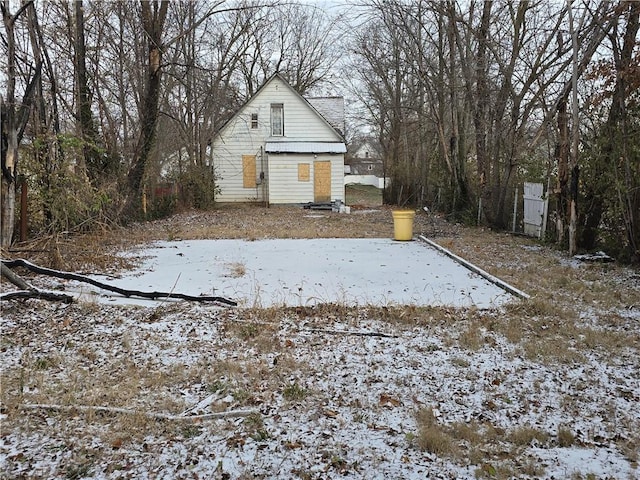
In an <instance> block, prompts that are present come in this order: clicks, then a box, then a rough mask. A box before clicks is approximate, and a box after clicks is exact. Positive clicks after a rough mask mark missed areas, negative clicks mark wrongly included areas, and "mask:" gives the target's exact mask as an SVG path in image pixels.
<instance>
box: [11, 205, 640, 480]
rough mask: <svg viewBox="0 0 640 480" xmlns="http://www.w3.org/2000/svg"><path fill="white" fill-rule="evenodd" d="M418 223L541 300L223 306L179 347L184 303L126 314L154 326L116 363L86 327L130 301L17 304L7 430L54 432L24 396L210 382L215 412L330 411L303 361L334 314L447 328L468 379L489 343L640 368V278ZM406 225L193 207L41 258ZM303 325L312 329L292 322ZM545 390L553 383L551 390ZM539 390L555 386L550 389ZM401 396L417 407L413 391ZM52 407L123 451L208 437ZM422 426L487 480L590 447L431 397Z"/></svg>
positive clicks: (141, 405) (342, 464)
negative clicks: (438, 407) (636, 313)
mask: <svg viewBox="0 0 640 480" xmlns="http://www.w3.org/2000/svg"><path fill="white" fill-rule="evenodd" d="M363 210H364V207H363ZM414 230H415V232H416V234H424V235H426V236H427V237H430V238H434V239H435V240H436V241H438V242H439V243H441V244H443V245H444V246H446V247H447V248H450V249H452V250H453V251H454V253H456V254H459V255H461V256H462V257H464V258H467V259H468V260H470V261H472V262H473V263H475V264H477V265H478V266H480V267H481V268H484V269H485V270H487V271H489V272H490V273H492V274H494V275H497V276H499V277H500V278H502V279H504V280H505V281H507V282H509V283H511V284H513V285H514V286H516V287H517V288H519V289H521V290H524V291H525V292H527V293H529V294H530V295H531V299H529V300H523V301H517V302H513V303H511V304H509V305H507V306H505V307H504V308H503V309H501V310H495V311H478V310H475V309H451V308H446V307H415V306H399V307H385V308H374V307H348V306H346V305H342V304H339V303H336V304H322V305H318V306H314V307H298V308H283V309H279V308H269V309H258V308H256V309H245V310H222V311H220V312H218V313H216V315H215V317H214V318H212V320H211V324H210V325H209V330H210V331H194V332H191V331H189V330H188V329H186V328H185V329H184V330H180V333H179V334H176V335H174V337H173V338H177V339H183V341H181V342H182V343H180V342H177V341H176V342H175V343H178V345H175V344H173V343H171V344H170V343H162V342H163V341H161V340H160V338H161V337H160V336H159V335H156V333H155V332H154V328H156V327H157V326H158V325H164V324H165V323H166V319H167V318H174V323H175V324H176V325H181V324H182V323H183V322H184V321H185V320H188V318H187V319H184V318H183V317H182V315H183V307H182V306H180V305H174V304H168V305H165V306H163V307H159V308H157V309H141V310H131V311H130V312H128V313H127V315H130V316H131V318H128V319H127V320H131V319H133V320H136V321H137V322H138V324H139V325H142V326H144V328H143V329H142V331H143V332H144V335H143V336H136V335H132V334H131V333H130V332H127V331H118V333H117V334H116V333H114V334H113V335H111V336H108V337H105V338H102V339H100V341H101V342H106V344H107V345H108V348H109V349H110V351H111V352H112V356H111V357H110V358H105V357H103V356H101V355H100V354H99V353H98V349H97V348H94V345H95V343H94V342H96V341H97V340H96V339H95V338H93V337H91V336H90V335H89V334H87V333H86V331H85V330H86V329H85V328H83V324H84V323H85V322H86V319H91V318H94V317H95V318H108V322H109V326H110V328H112V329H115V330H114V331H117V328H118V326H119V325H120V324H122V323H123V318H122V317H121V315H122V313H121V311H120V310H116V311H115V313H114V314H113V315H110V314H109V313H106V314H105V313H104V312H105V311H108V307H104V306H101V305H98V304H88V305H74V306H71V307H69V308H68V309H60V310H56V311H55V314H54V315H53V316H52V318H51V319H46V320H44V321H42V322H41V323H30V321H29V319H30V318H31V317H32V316H34V315H33V311H32V309H33V310H37V309H38V306H37V304H36V303H24V304H12V305H11V306H9V307H7V309H6V310H5V311H3V316H5V315H6V316H7V317H8V318H13V319H21V322H23V323H20V322H17V323H18V325H17V326H16V327H12V330H11V335H3V336H2V337H1V338H0V347H1V348H2V349H7V350H11V349H19V350H20V351H21V352H22V357H21V361H20V363H19V364H17V363H16V364H15V365H8V366H4V365H3V368H2V371H1V372H0V382H1V385H2V392H1V396H2V409H3V412H6V414H7V418H6V420H3V423H4V422H6V425H8V426H9V427H8V428H16V429H18V428H26V429H31V428H33V429H38V428H47V426H46V425H45V420H44V419H43V418H42V417H39V416H37V415H34V416H33V418H32V419H30V420H29V421H28V422H25V423H22V422H23V420H22V419H21V418H20V414H19V411H18V409H17V407H18V406H19V405H20V404H24V403H50V404H55V403H57V404H61V405H72V404H83V405H110V406H113V407H126V408H136V409H140V410H141V411H146V410H153V411H159V412H169V413H172V414H178V413H180V412H181V411H183V410H184V409H186V408H188V407H189V406H191V405H192V404H193V399H191V398H185V397H184V396H183V395H181V393H180V392H181V390H184V389H186V388H188V387H192V386H193V385H200V388H201V390H200V391H199V392H198V393H199V394H200V398H202V397H206V396H212V404H211V408H210V410H211V411H223V410H228V409H230V408H252V407H254V406H255V405H258V404H262V403H270V402H274V401H275V400H274V399H283V400H284V405H287V408H298V406H300V405H301V406H302V407H301V408H304V409H306V408H307V407H309V408H317V409H318V411H320V412H324V413H319V415H325V416H326V415H327V413H326V412H327V409H326V408H325V404H326V403H327V401H328V400H332V401H333V400H334V399H335V398H339V397H335V393H329V392H324V391H319V390H316V388H315V387H313V388H310V387H309V383H307V382H306V380H307V379H309V378H312V376H313V375H314V368H315V366H314V365H312V364H310V363H307V362H303V361H300V359H299V355H298V354H297V352H298V351H299V349H303V348H305V349H307V348H309V349H317V351H318V352H319V353H318V355H320V352H324V351H325V345H324V342H325V340H324V339H323V337H322V336H317V337H314V338H313V339H309V338H307V337H305V336H301V335H294V333H299V332H300V331H307V332H308V331H312V330H318V331H322V330H331V329H332V328H333V327H334V325H335V324H336V323H339V324H340V327H341V328H345V327H348V328H354V329H358V328H360V327H361V325H363V323H371V322H374V323H375V324H376V325H377V327H376V328H378V329H380V330H381V331H383V332H384V333H388V334H393V335H399V336H401V335H403V334H410V333H411V332H412V331H414V330H416V329H417V330H419V331H420V332H422V333H425V334H427V335H430V334H431V333H432V332H433V336H431V337H428V338H429V339H430V340H431V338H433V340H434V343H428V344H426V343H425V344H424V345H421V346H420V347H419V348H421V349H424V351H423V353H424V356H425V358H428V355H429V354H431V353H438V352H440V350H443V349H450V350H451V355H450V356H449V357H448V362H449V364H450V365H451V368H452V369H453V371H456V372H460V375H461V376H462V377H464V375H470V374H469V373H468V370H469V367H470V366H471V361H472V359H473V355H475V354H477V353H480V352H492V354H494V355H498V353H496V352H499V351H505V352H506V353H504V355H507V356H508V355H512V356H516V357H520V358H522V359H523V360H526V361H528V362H530V363H531V364H532V365H540V366H542V367H551V366H556V367H558V366H559V368H563V366H571V365H576V364H580V363H584V362H585V361H586V360H587V359H590V358H591V359H592V358H593V357H594V356H596V357H597V358H598V361H600V362H601V363H602V364H603V365H605V366H606V365H607V364H609V363H611V364H613V363H615V362H621V363H623V362H636V365H637V358H638V357H637V352H638V351H639V350H640V335H638V333H637V332H638V329H637V327H636V326H635V324H634V323H633V322H634V320H633V318H632V317H631V316H630V315H626V314H625V312H627V311H630V310H633V309H635V308H638V305H640V288H638V287H639V286H640V281H639V279H638V275H637V273H634V272H633V271H629V270H627V269H624V268H622V267H620V266H617V265H615V264H614V265H602V264H593V265H580V266H572V265H569V264H568V262H567V259H566V258H564V256H563V255H562V254H561V253H560V252H557V251H555V250H554V249H553V248H552V247H548V246H541V245H539V244H538V243H537V242H535V241H533V240H530V239H526V238H522V237H514V236H511V235H506V234H496V233H495V232H491V231H488V230H481V229H473V228H462V227H460V226H454V225H449V224H447V223H446V222H444V221H443V220H442V219H441V218H437V217H433V216H429V215H426V214H424V213H423V212H420V213H419V214H418V215H417V217H416V224H415V227H414ZM392 234H393V225H392V221H391V212H390V209H387V208H380V209H379V210H377V211H374V212H368V213H357V209H356V212H355V213H352V214H351V215H344V214H342V215H341V214H335V213H328V212H314V211H308V210H303V209H302V208H296V207H273V208H269V209H264V208H261V207H255V206H250V205H237V206H224V207H220V208H218V209H216V210H213V211H209V212H187V213H183V214H180V215H177V216H175V217H172V218H169V219H165V220H159V221H155V222H151V223H149V224H140V225H132V226H130V227H129V228H127V229H123V230H120V231H114V232H106V233H104V234H101V235H85V236H82V237H73V238H64V237H60V238H58V239H57V240H56V241H55V242H52V241H49V243H42V245H41V246H42V247H43V248H42V250H45V252H44V253H42V252H40V253H37V252H34V253H33V255H31V256H30V258H31V259H32V260H34V261H37V262H39V263H42V264H45V265H52V264H53V260H52V258H53V259H55V258H58V260H56V261H57V262H60V261H62V264H63V266H64V268H67V269H70V270H77V271H85V272H86V271H110V272H113V273H117V271H118V270H119V269H121V268H126V267H127V266H128V265H130V262H134V261H135V259H123V258H122V257H119V256H118V255H117V252H118V251H120V250H121V249H124V248H129V247H132V246H135V245H139V244H143V243H145V242H148V241H151V240H178V239H198V238H245V239H260V238H331V237H335V238H347V237H365V238H367V237H368V238H376V237H391V236H392ZM54 243H55V244H54ZM34 245H35V244H34ZM52 251H53V252H59V254H60V255H59V257H58V256H57V255H52V254H51V252H52ZM16 256H17V255H16ZM228 267H229V268H228V270H229V275H231V276H238V277H239V276H242V275H245V274H246V271H245V269H244V266H243V265H242V264H230V265H229V266H228ZM105 309H107V310H105ZM35 316H36V317H37V315H35ZM291 322H293V323H291ZM636 322H637V321H636ZM283 324H287V325H290V324H292V325H294V326H295V327H291V326H289V327H288V330H286V331H283V329H282V325H283ZM295 328H297V329H299V330H298V331H294V330H295ZM205 330H206V329H205ZM206 335H209V336H208V337H206ZM205 337H206V338H205ZM34 339H35V340H36V341H37V342H39V343H37V345H38V348H34V347H33V346H32V344H31V342H33V341H34ZM303 342H307V343H303ZM381 345H382V343H381ZM149 346H154V347H155V346H157V347H158V348H159V350H160V352H159V355H160V354H164V355H165V356H167V357H171V358H176V363H175V364H172V365H164V364H161V363H159V362H154V361H150V360H148V359H146V360H144V361H142V360H141V359H140V358H137V352H141V351H146V350H147V349H148V348H150V347H149ZM381 348H382V347H381ZM501 349H502V350H501ZM167 351H170V354H167V353H166V352H167ZM195 351H197V352H200V353H201V352H208V353H207V354H206V355H203V356H202V357H199V360H197V361H190V360H189V359H190V358H191V357H190V355H189V352H195ZM221 352H223V353H224V355H223V354H222V353H221ZM341 353H342V352H337V353H336V355H335V359H336V360H335V361H336V362H337V363H336V364H337V365H339V364H340V363H341V361H342V360H341V359H343V358H344V357H343V356H340V354H341ZM630 364H632V363H630ZM316 373H317V372H316ZM504 375H507V374H505V373H502V374H496V375H495V377H494V378H490V379H483V378H481V377H480V378H471V377H466V378H467V379H469V380H472V381H474V382H476V383H478V384H480V382H483V381H486V382H487V383H489V385H491V387H490V388H492V389H495V390H498V389H499V387H500V384H501V382H502V381H503V376H504ZM387 380H388V379H379V380H376V381H380V382H384V381H387ZM388 383H389V384H393V382H391V381H389V382H388ZM532 386H533V388H534V389H540V388H542V387H541V386H540V383H537V384H536V383H534V384H533V385H532ZM588 388H589V384H588V383H587V382H586V380H585V382H583V383H581V382H580V381H576V382H575V383H574V384H573V385H572V389H573V390H572V392H571V395H570V394H566V395H565V396H564V397H563V402H564V403H563V404H561V405H559V406H558V408H563V409H566V410H567V411H576V410H577V409H579V407H580V396H581V395H582V393H583V391H584V392H586V391H588ZM535 393H536V394H537V395H543V393H541V392H539V391H537V392H535ZM614 393H615V392H614ZM612 394H613V393H612ZM615 394H616V395H618V394H619V395H621V396H624V395H627V396H628V401H630V402H631V401H637V400H638V399H637V397H636V396H634V395H635V394H634V392H627V391H626V390H625V391H621V392H618V393H615ZM332 395H333V396H332ZM625 398H626V397H625ZM402 401H403V402H407V403H408V404H411V400H410V399H402ZM509 401H510V399H509V398H508V396H507V395H505V394H504V393H503V394H501V395H498V394H496V396H495V397H494V398H487V399H486V402H485V405H486V408H487V411H490V412H496V411H498V410H499V409H500V408H502V407H503V406H507V407H508V406H509V403H508V402H509ZM518 401H520V400H518ZM352 411H353V415H352V416H353V418H354V419H358V420H359V421H361V422H363V423H365V424H366V423H370V422H371V421H372V417H375V414H372V413H370V412H369V413H367V412H366V411H365V409H363V407H362V405H360V404H357V405H356V404H354V405H353V407H352ZM601 412H602V414H603V415H604V416H607V417H613V418H615V416H616V412H615V411H614V410H613V407H611V406H609V404H608V403H607V402H606V401H603V402H602V405H601ZM329 414H330V413H329ZM52 415H53V416H55V418H56V422H59V424H60V425H62V426H61V427H60V428H65V429H69V431H77V430H81V431H82V429H93V428H95V429H96V430H97V431H99V433H98V434H97V435H98V436H99V438H101V439H102V440H103V441H104V443H105V444H106V445H111V448H112V450H113V451H116V452H117V451H119V450H120V449H122V448H125V447H126V446H127V445H133V444H135V443H136V442H137V443H141V442H142V440H143V438H144V437H145V436H146V435H149V434H150V433H155V434H158V435H165V436H169V437H171V438H197V437H198V436H199V435H201V432H202V431H203V430H206V428H205V427H203V426H201V425H197V426H192V427H189V428H186V427H185V426H184V425H182V426H180V425H172V424H159V423H157V422H154V421H152V420H149V418H148V417H145V416H143V415H140V416H134V417H130V416H129V417H124V416H117V415H116V416H115V417H112V418H107V417H105V416H103V415H100V414H98V413H96V412H93V413H92V412H84V413H81V414H79V413H75V414H73V413H62V412H57V413H55V414H52ZM350 418H351V417H350ZM415 425H416V430H415V431H414V432H412V433H411V435H409V434H408V433H407V438H408V439H409V440H410V443H411V444H412V445H413V446H414V447H418V448H419V449H420V450H422V451H426V452H429V453H430V454H432V455H434V456H436V457H444V458H449V459H451V461H453V462H457V463H459V464H470V465H475V466H476V467H477V471H476V474H477V476H478V477H479V478H505V479H506V478H518V477H522V476H525V475H528V476H530V477H536V476H538V477H539V476H543V474H544V472H542V471H541V467H540V466H539V465H537V464H535V462H532V461H531V460H530V459H527V458H525V457H522V456H521V455H520V453H521V452H522V451H523V450H525V449H526V448H527V446H528V445H530V444H532V443H540V444H543V445H546V446H549V447H551V446H559V447H561V448H564V447H570V446H572V445H575V444H576V443H577V442H578V440H577V439H576V432H574V431H572V430H571V429H570V428H568V427H565V426H560V427H558V428H557V431H554V432H545V431H542V430H540V429H538V428H534V427H528V426H520V427H514V428H509V429H503V428H499V427H497V426H494V425H492V424H491V423H489V422H488V421H481V420H472V421H469V422H461V421H452V422H448V421H447V420H446V419H443V418H436V417H435V416H434V414H433V410H432V409H431V408H430V407H428V406H424V407H423V408H419V409H418V412H417V414H416V416H415ZM236 427H237V425H232V424H231V423H230V424H229V425H226V424H222V425H220V426H219V427H216V428H220V429H221V430H224V429H225V428H229V431H233V432H234V433H233V434H229V435H228V437H227V440H226V442H227V443H226V446H227V448H240V447H241V446H242V445H244V443H245V442H247V441H248V439H252V440H253V441H255V442H258V443H260V442H266V441H267V440H268V439H269V438H271V437H272V436H273V435H276V432H274V431H272V430H270V429H269V428H268V427H267V426H266V424H265V419H264V418H263V416H262V415H260V414H255V415H252V416H250V417H247V418H245V419H244V420H242V421H241V427H242V428H241V429H240V430H238V429H236ZM4 428H7V427H4V426H3V429H4ZM234 429H235V430H234ZM87 435H88V433H87ZM638 442H640V439H639V438H637V437H635V438H619V439H617V440H616V443H617V445H618V447H619V449H620V451H622V452H624V455H625V456H626V457H627V458H628V459H629V461H630V462H636V463H637V462H638V457H639V454H638V448H637V445H638ZM287 445H288V446H287ZM285 447H286V448H291V449H297V448H302V447H301V446H300V444H299V443H297V441H296V439H291V440H290V441H288V443H287V444H286V445H285ZM99 455H104V453H100V452H95V451H92V450H91V449H89V448H86V449H84V450H81V449H77V450H74V453H73V456H70V458H69V460H68V462H67V463H66V464H65V467H64V468H65V472H63V475H64V476H66V477H67V478H75V477H80V476H82V475H86V474H87V472H88V471H90V470H91V465H92V459H93V458H94V457H95V456H99ZM326 457H327V458H326V459H325V460H326V463H327V465H328V466H327V469H329V470H331V469H332V470H331V471H341V470H345V469H347V468H352V466H350V464H349V463H348V462H347V461H346V460H345V459H344V458H343V456H341V455H340V453H339V452H338V453H336V452H329V453H327V455H326ZM114 465H116V466H117V463H115V464H114ZM113 468H114V469H115V468H116V467H115V466H114V467H113ZM307 473H308V472H307V471H306V470H304V468H301V469H300V474H299V476H300V477H301V478H304V477H305V475H307ZM576 478H587V477H582V476H581V477H576Z"/></svg>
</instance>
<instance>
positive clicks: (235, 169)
mask: <svg viewBox="0 0 640 480" xmlns="http://www.w3.org/2000/svg"><path fill="white" fill-rule="evenodd" d="M323 110H324V112H323ZM321 112H323V113H324V115H323V114H322V113H321ZM340 119H342V125H340V127H342V130H343V129H344V126H343V125H344V100H343V99H342V98H340V97H332V98H328V99H318V98H315V99H310V100H306V99H305V98H303V97H302V96H301V95H299V94H298V93H297V92H296V91H295V90H294V89H293V88H292V87H291V86H290V85H289V84H288V83H287V81H286V80H285V79H284V78H283V77H282V76H281V75H280V74H278V73H276V74H275V75H273V76H272V77H271V78H269V79H268V80H267V81H266V82H265V83H264V85H263V86H262V87H261V88H260V89H259V90H258V91H257V92H256V94H255V95H254V96H253V97H252V98H251V99H249V101H248V102H247V103H246V104H245V105H244V106H243V107H242V108H241V109H240V110H239V111H238V113H236V114H235V115H234V116H233V117H232V118H231V120H230V121H229V122H227V123H226V124H225V125H224V126H223V127H222V128H221V129H220V131H219V132H218V133H217V134H216V136H215V137H214V139H213V142H212V159H213V167H214V175H215V178H216V187H217V188H218V192H219V193H218V194H217V195H216V201H217V202H264V203H267V204H288V203H307V202H329V201H334V200H341V201H342V202H344V199H345V198H344V154H345V153H346V151H347V149H346V145H345V142H344V138H343V137H342V134H341V131H342V130H341V129H340V128H339V126H338V124H339V123H340Z"/></svg>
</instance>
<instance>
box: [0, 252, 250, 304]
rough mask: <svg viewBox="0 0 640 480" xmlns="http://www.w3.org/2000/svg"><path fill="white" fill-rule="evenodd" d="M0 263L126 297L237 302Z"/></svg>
mask: <svg viewBox="0 0 640 480" xmlns="http://www.w3.org/2000/svg"><path fill="white" fill-rule="evenodd" d="M2 265H3V266H6V267H8V268H14V267H24V268H26V269H28V270H30V271H32V272H34V273H38V274H41V275H48V276H51V277H56V278H64V279H66V280H76V281H78V282H84V283H88V284H90V285H93V286H95V287H98V288H101V289H102V290H107V291H110V292H115V293H119V294H120V295H123V296H125V297H127V298H129V297H141V298H149V299H152V300H155V299H158V298H177V299H180V300H187V301H191V302H216V303H221V304H223V305H226V306H230V307H235V306H236V305H238V304H237V302H234V301H233V300H229V299H227V298H223V297H215V296H204V295H200V296H195V295H186V294H182V293H171V292H142V291H139V290H128V289H125V288H120V287H115V286H112V285H108V284H106V283H102V282H99V281H98V280H94V279H93V278H90V277H86V276H84V275H78V274H77V273H73V272H63V271H60V270H53V269H50V268H45V267H40V266H38V265H35V264H33V263H31V262H29V261H27V260H23V259H17V260H2Z"/></svg>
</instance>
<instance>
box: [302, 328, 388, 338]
mask: <svg viewBox="0 0 640 480" xmlns="http://www.w3.org/2000/svg"><path fill="white" fill-rule="evenodd" d="M300 331H307V332H312V333H326V334H328V335H353V336H358V337H381V338H398V335H391V334H388V333H382V332H361V331H357V330H327V329H324V328H304V329H302V328H301V329H300Z"/></svg>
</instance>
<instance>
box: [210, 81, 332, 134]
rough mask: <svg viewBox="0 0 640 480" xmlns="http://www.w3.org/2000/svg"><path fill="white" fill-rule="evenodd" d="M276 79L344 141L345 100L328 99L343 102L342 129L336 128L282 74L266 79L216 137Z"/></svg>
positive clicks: (320, 103) (220, 129)
mask: <svg viewBox="0 0 640 480" xmlns="http://www.w3.org/2000/svg"><path fill="white" fill-rule="evenodd" d="M275 78H278V79H279V80H280V81H281V82H282V83H284V84H285V86H286V87H287V88H288V89H289V90H290V91H291V92H292V93H293V94H294V95H296V96H297V97H298V98H299V99H301V100H302V101H303V102H304V103H305V104H306V105H307V106H308V107H309V109H310V110H311V111H313V112H314V113H315V114H316V115H317V116H318V118H320V120H322V122H324V123H325V124H326V125H327V126H328V127H329V128H330V129H331V130H332V131H333V132H335V133H336V134H337V135H338V136H339V137H340V139H341V140H342V141H344V133H343V132H344V100H343V99H342V97H328V98H334V99H340V101H341V102H342V108H343V112H342V125H343V126H342V129H341V128H339V127H336V126H334V125H333V124H332V122H331V121H329V119H328V118H327V117H325V116H324V115H323V114H322V113H321V112H320V111H319V110H318V109H317V108H316V107H314V105H313V104H312V103H311V102H310V101H309V100H308V99H306V98H305V97H303V96H302V95H300V94H299V93H298V92H297V91H296V90H295V89H294V88H293V87H292V86H291V84H289V82H288V81H287V80H286V79H285V78H284V77H283V76H282V74H280V72H276V73H274V74H273V75H271V76H270V77H269V78H268V79H266V80H265V81H264V83H263V84H262V85H261V86H260V88H258V90H256V92H255V93H254V94H253V95H252V96H251V97H250V98H248V99H247V101H246V102H245V103H244V104H243V105H242V106H241V107H240V108H239V109H238V111H237V112H236V113H234V114H233V115H232V116H231V118H230V119H229V120H227V121H226V122H225V123H224V124H223V125H222V126H221V127H220V128H219V129H218V131H217V132H216V136H217V135H219V134H220V132H222V130H224V129H225V127H226V126H227V125H228V124H229V123H230V122H231V121H232V120H233V119H234V118H235V117H236V116H237V115H238V114H240V112H242V111H243V110H244V109H245V108H246V107H247V105H249V103H251V100H252V99H254V98H255V97H257V96H258V95H259V94H260V92H261V91H262V90H264V89H265V87H266V86H267V85H269V83H271V82H272V81H273V80H274V79H275ZM315 100H316V104H319V105H320V108H322V104H323V102H318V101H317V100H318V99H315ZM335 105H336V102H335V101H334V103H333V108H332V109H333V110H335V108H336V107H335ZM325 110H327V111H329V110H330V109H329V108H328V107H325ZM332 118H333V120H335V119H336V118H337V114H335V113H334V114H333V115H332Z"/></svg>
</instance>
